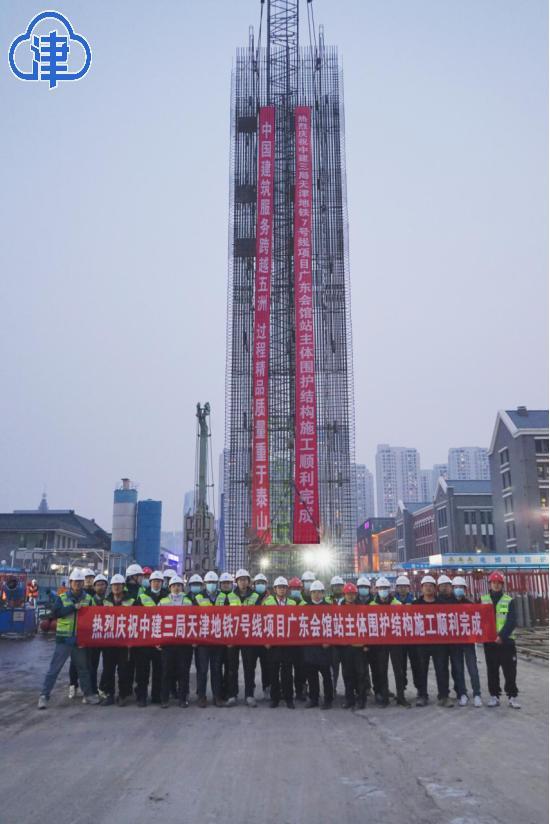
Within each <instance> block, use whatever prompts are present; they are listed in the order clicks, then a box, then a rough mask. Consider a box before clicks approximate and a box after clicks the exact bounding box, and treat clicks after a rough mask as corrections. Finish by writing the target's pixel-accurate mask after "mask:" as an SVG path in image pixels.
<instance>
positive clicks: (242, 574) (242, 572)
mask: <svg viewBox="0 0 550 824" xmlns="http://www.w3.org/2000/svg"><path fill="white" fill-rule="evenodd" d="M237 578H250V572H249V571H248V570H247V569H238V570H237V571H236V573H235V580H237Z"/></svg>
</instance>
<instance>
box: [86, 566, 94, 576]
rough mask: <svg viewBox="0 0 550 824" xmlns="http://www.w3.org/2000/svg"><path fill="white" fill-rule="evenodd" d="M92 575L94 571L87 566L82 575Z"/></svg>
mask: <svg viewBox="0 0 550 824" xmlns="http://www.w3.org/2000/svg"><path fill="white" fill-rule="evenodd" d="M92 575H93V576H94V577H95V572H94V571H93V569H90V568H89V567H88V568H87V569H85V570H84V577H85V578H90V577H91V576H92Z"/></svg>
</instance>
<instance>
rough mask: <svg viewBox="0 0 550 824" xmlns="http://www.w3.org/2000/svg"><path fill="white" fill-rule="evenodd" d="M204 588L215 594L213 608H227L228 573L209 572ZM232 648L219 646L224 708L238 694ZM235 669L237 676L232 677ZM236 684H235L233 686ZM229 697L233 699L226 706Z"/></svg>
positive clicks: (230, 580) (230, 587) (230, 582)
mask: <svg viewBox="0 0 550 824" xmlns="http://www.w3.org/2000/svg"><path fill="white" fill-rule="evenodd" d="M204 586H205V589H206V591H207V592H209V593H212V594H214V593H215V594H216V603H215V604H214V606H219V607H225V606H229V597H230V596H231V595H232V594H233V590H234V579H233V576H232V575H231V573H230V572H222V574H221V575H220V577H219V578H218V575H217V574H216V573H215V572H213V571H211V572H207V573H206V575H205V576H204ZM232 649H233V647H232V646H226V645H221V646H220V677H221V685H222V686H221V694H220V697H221V700H222V701H223V702H224V706H230V707H232V706H234V705H235V704H236V703H237V692H238V669H239V661H238V658H237V661H236V662H235V653H234V652H231V650H232ZM235 668H236V670H237V676H236V677H235V676H234V671H235ZM235 682H236V684H235ZM229 697H233V698H235V701H231V703H230V704H227V699H228V698H229Z"/></svg>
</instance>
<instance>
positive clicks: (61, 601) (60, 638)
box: [38, 569, 99, 710]
mask: <svg viewBox="0 0 550 824" xmlns="http://www.w3.org/2000/svg"><path fill="white" fill-rule="evenodd" d="M69 586H70V589H69V591H68V592H63V593H62V594H61V595H59V596H57V597H56V599H55V603H54V606H53V609H52V617H53V618H56V619H57V629H56V634H55V649H54V652H53V655H52V659H51V661H50V666H49V668H48V672H47V673H46V676H45V678H44V683H43V685H42V690H41V693H40V697H39V699H38V709H40V710H45V709H46V708H47V706H48V701H49V700H50V693H51V691H52V689H53V687H54V685H55V682H56V681H57V676H58V675H59V673H60V672H61V670H62V669H63V665H64V664H65V661H66V660H67V658H70V659H71V661H73V662H74V664H75V667H76V669H77V673H78V678H79V680H80V684H81V686H82V691H83V693H84V699H83V703H85V704H99V696H98V695H96V694H95V693H93V692H92V686H91V682H90V672H89V668H88V656H87V651H86V649H85V648H84V647H79V646H78V645H77V642H76V633H77V623H78V612H79V610H80V608H81V607H83V606H92V599H91V598H90V596H89V595H88V594H87V593H85V592H84V573H83V572H82V570H80V569H74V570H73V571H72V572H71V574H70V576H69Z"/></svg>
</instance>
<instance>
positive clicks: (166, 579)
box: [162, 567, 176, 598]
mask: <svg viewBox="0 0 550 824" xmlns="http://www.w3.org/2000/svg"><path fill="white" fill-rule="evenodd" d="M175 574H176V572H175V570H173V569H171V568H170V567H167V568H166V569H165V570H164V571H163V573H162V579H163V583H162V597H163V598H164V596H165V595H168V594H169V592H170V578H171V577H172V575H175Z"/></svg>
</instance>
